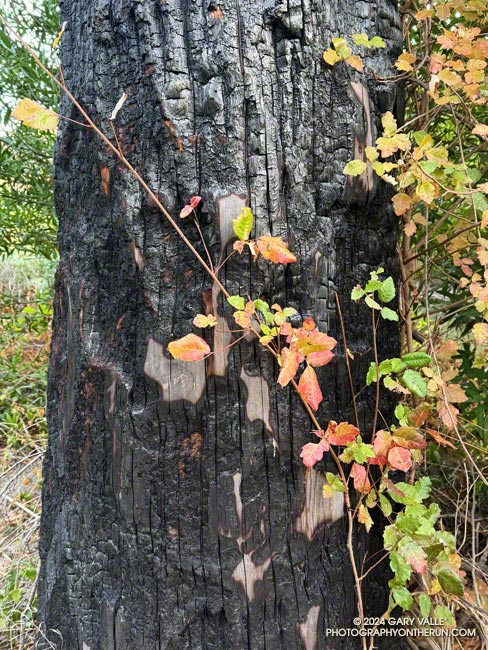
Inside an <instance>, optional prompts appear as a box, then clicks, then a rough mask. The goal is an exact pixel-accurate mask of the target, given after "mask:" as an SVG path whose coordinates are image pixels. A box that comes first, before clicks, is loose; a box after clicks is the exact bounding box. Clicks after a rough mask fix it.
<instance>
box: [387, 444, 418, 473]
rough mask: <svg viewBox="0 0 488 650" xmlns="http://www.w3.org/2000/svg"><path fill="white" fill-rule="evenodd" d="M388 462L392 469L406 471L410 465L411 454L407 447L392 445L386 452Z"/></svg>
mask: <svg viewBox="0 0 488 650" xmlns="http://www.w3.org/2000/svg"><path fill="white" fill-rule="evenodd" d="M388 463H389V464H390V466H391V467H393V469H399V470H401V471H402V472H408V470H409V469H410V468H411V467H412V454H411V453H410V451H409V450H408V449H403V447H393V449H390V452H389V453H388Z"/></svg>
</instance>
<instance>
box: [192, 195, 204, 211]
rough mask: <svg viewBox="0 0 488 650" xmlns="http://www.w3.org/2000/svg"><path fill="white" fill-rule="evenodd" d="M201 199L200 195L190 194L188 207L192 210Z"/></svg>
mask: <svg viewBox="0 0 488 650" xmlns="http://www.w3.org/2000/svg"><path fill="white" fill-rule="evenodd" d="M201 200H202V197H201V196H192V197H191V199H190V207H191V208H192V210H194V209H195V208H196V207H197V205H198V204H199V203H200V201H201Z"/></svg>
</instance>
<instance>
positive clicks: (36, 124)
mask: <svg viewBox="0 0 488 650" xmlns="http://www.w3.org/2000/svg"><path fill="white" fill-rule="evenodd" d="M12 117H15V119H16V120H20V121H21V122H22V124H24V126H28V127H30V128H31V129H36V130H38V131H53V132H54V133H55V132H56V130H57V128H58V119H59V118H58V114H57V113H55V112H54V111H52V110H51V109H50V108H45V107H44V106H42V105H41V104H38V103H37V102H33V101H32V100H31V99H21V100H20V102H19V103H18V104H17V106H16V107H15V109H14V111H13V113H12Z"/></svg>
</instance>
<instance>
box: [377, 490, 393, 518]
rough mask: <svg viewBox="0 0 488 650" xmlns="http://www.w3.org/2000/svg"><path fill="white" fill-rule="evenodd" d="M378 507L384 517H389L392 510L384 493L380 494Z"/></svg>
mask: <svg viewBox="0 0 488 650" xmlns="http://www.w3.org/2000/svg"><path fill="white" fill-rule="evenodd" d="M380 508H381V510H382V511H383V514H384V515H385V517H389V516H390V515H391V513H392V512H393V506H392V505H391V501H390V500H389V499H387V498H386V497H385V495H384V494H380Z"/></svg>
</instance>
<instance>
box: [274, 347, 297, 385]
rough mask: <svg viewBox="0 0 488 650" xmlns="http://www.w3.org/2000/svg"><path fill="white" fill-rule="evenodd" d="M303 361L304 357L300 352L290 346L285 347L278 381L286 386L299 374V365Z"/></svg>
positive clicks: (282, 351) (282, 352)
mask: <svg viewBox="0 0 488 650" xmlns="http://www.w3.org/2000/svg"><path fill="white" fill-rule="evenodd" d="M301 361H303V357H302V356H301V355H300V354H298V352H297V351H296V350H290V348H283V349H282V350H281V363H282V365H281V370H280V374H279V375H278V383H279V384H280V386H286V385H287V384H289V382H290V381H291V380H292V379H293V377H294V376H295V375H296V374H297V370H298V367H299V365H300V363H301Z"/></svg>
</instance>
